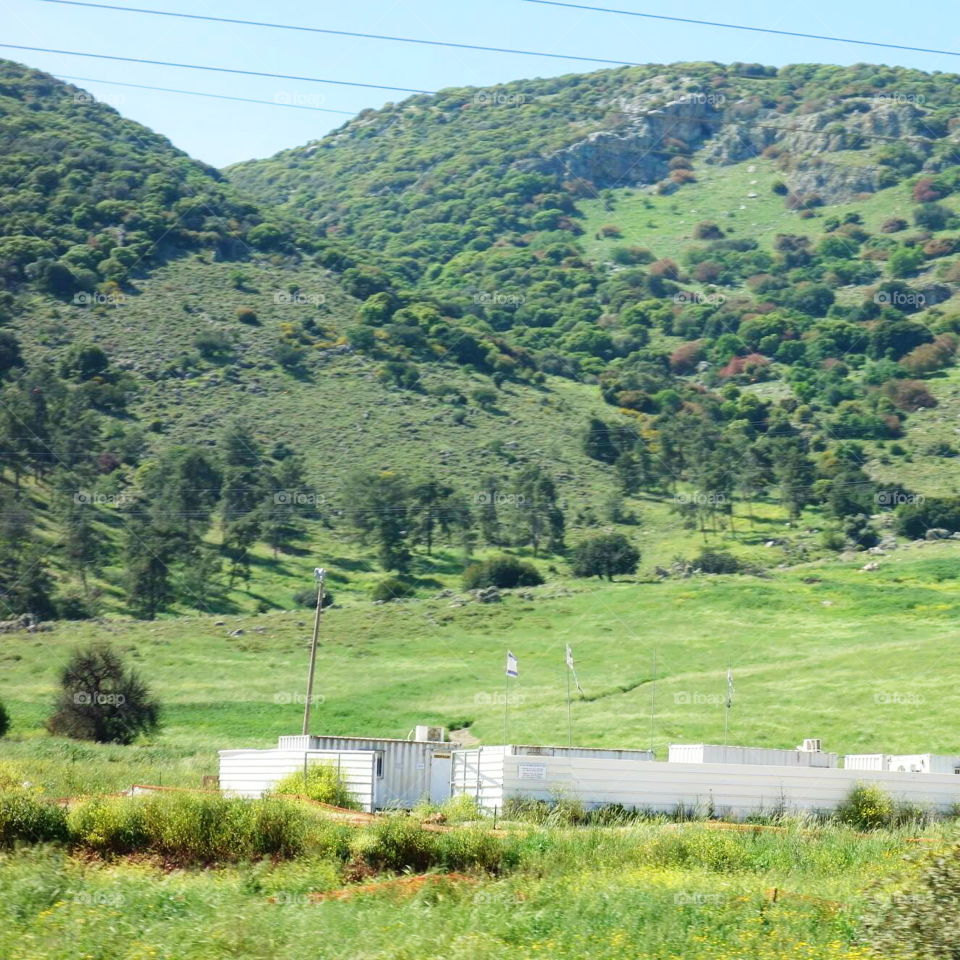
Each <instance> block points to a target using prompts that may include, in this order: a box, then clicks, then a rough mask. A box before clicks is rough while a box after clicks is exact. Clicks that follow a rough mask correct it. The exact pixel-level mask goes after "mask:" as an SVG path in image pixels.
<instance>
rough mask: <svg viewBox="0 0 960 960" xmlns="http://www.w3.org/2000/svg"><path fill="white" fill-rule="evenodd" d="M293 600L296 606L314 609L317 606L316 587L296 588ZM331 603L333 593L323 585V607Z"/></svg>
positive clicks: (325, 607)
mask: <svg viewBox="0 0 960 960" xmlns="http://www.w3.org/2000/svg"><path fill="white" fill-rule="evenodd" d="M293 602H294V603H295V604H296V605H297V606H298V607H311V608H313V609H316V606H317V589H316V587H310V588H308V589H306V590H298V591H297V592H296V593H295V594H294V595H293ZM332 603H333V593H332V592H331V591H330V590H328V589H327V588H326V587H324V590H323V609H324V610H326V609H327V607H329V606H330V605H331V604H332Z"/></svg>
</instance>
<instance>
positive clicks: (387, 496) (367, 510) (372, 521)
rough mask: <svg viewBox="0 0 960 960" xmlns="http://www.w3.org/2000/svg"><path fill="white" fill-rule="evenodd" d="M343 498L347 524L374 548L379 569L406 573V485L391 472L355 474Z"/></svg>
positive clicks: (407, 504) (408, 550)
mask: <svg viewBox="0 0 960 960" xmlns="http://www.w3.org/2000/svg"><path fill="white" fill-rule="evenodd" d="M346 498H347V503H348V507H347V511H346V512H347V517H348V520H349V522H350V523H351V524H352V525H353V526H354V528H356V530H357V531H358V532H359V533H360V535H361V537H362V538H363V539H364V540H367V541H371V540H372V541H373V543H374V544H375V545H376V547H377V553H378V557H379V560H380V565H381V566H382V567H383V569H384V570H396V571H397V572H398V573H406V572H407V570H408V568H409V566H410V547H409V544H408V536H409V532H410V531H409V527H410V491H409V488H408V486H407V484H406V483H405V482H404V481H403V480H402V479H401V478H400V477H398V476H397V475H396V474H395V473H393V472H391V471H381V472H379V473H358V474H354V475H353V476H352V477H351V478H350V479H349V480H348V482H347V487H346Z"/></svg>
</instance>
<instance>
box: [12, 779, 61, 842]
mask: <svg viewBox="0 0 960 960" xmlns="http://www.w3.org/2000/svg"><path fill="white" fill-rule="evenodd" d="M67 836H68V834H67V817H66V813H65V812H64V810H63V808H62V807H60V806H57V805H56V804H53V803H49V802H48V801H46V800H41V799H40V798H39V797H37V796H36V795H34V794H33V793H31V792H29V791H28V790H22V789H13V790H4V791H2V792H0V848H3V847H12V846H13V845H14V844H17V843H62V842H64V841H66V839H67Z"/></svg>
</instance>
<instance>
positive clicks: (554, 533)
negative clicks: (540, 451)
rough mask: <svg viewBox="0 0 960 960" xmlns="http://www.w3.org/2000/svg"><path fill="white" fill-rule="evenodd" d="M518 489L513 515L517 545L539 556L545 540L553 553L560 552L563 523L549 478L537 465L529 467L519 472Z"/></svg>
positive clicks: (564, 524)
mask: <svg viewBox="0 0 960 960" xmlns="http://www.w3.org/2000/svg"><path fill="white" fill-rule="evenodd" d="M517 490H518V495H517V501H516V506H515V513H516V520H517V524H516V528H517V531H518V539H519V542H520V543H521V544H524V545H529V546H531V547H532V548H533V555H534V556H535V557H536V556H539V552H540V547H541V545H542V544H543V542H544V541H546V544H547V548H548V549H549V550H550V551H552V552H554V553H556V552H559V551H561V550H563V548H564V542H563V535H564V529H565V526H566V522H565V519H564V516H563V511H562V510H561V509H560V506H559V504H558V503H557V490H556V487H555V486H554V483H553V480H552V479H551V478H550V476H549V475H548V474H547V473H546V471H545V470H544V469H543V468H542V467H540V466H539V465H537V464H531V465H530V466H528V467H525V468H524V469H523V471H522V472H521V473H520V476H519V478H518V481H517Z"/></svg>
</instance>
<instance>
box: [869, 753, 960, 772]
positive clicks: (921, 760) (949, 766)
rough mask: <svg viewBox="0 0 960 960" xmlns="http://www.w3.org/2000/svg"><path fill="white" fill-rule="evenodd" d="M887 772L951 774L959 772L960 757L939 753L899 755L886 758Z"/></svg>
mask: <svg viewBox="0 0 960 960" xmlns="http://www.w3.org/2000/svg"><path fill="white" fill-rule="evenodd" d="M888 760H889V766H888V767H887V769H888V770H895V771H897V772H898V773H953V774H956V773H957V772H960V757H954V756H949V755H947V754H939V753H900V754H896V753H895V754H891V755H890V757H889V758H888Z"/></svg>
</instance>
